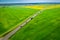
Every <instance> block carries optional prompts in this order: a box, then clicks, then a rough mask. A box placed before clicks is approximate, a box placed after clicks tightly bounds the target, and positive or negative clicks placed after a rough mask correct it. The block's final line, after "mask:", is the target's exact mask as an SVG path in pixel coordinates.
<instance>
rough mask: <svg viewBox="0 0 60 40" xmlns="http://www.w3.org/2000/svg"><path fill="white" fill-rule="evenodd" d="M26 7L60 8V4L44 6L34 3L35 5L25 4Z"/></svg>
mask: <svg viewBox="0 0 60 40" xmlns="http://www.w3.org/2000/svg"><path fill="white" fill-rule="evenodd" d="M25 8H31V9H44V8H46V9H51V8H60V4H59V5H49V6H44V5H39V6H38V5H33V6H25Z"/></svg>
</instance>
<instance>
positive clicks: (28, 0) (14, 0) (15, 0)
mask: <svg viewBox="0 0 60 40" xmlns="http://www.w3.org/2000/svg"><path fill="white" fill-rule="evenodd" d="M39 2H59V3H60V0H0V3H39Z"/></svg>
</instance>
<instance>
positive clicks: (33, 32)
mask: <svg viewBox="0 0 60 40" xmlns="http://www.w3.org/2000/svg"><path fill="white" fill-rule="evenodd" d="M9 40H60V8H52V9H46V10H44V11H43V12H42V14H39V15H38V16H37V17H35V18H34V19H33V20H31V21H30V22H29V23H28V24H27V25H25V26H24V27H23V28H22V29H21V30H19V31H18V32H16V34H14V35H13V36H12V37H11V38H10V39H9Z"/></svg>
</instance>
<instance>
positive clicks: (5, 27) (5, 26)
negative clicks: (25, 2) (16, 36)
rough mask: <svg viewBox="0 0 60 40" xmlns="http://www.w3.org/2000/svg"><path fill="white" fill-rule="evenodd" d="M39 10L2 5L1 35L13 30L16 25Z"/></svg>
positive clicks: (0, 16) (0, 9) (0, 17)
mask: <svg viewBox="0 0 60 40" xmlns="http://www.w3.org/2000/svg"><path fill="white" fill-rule="evenodd" d="M37 11H38V10H36V9H30V8H22V7H7V6H6V7H0V36H3V35H4V34H6V33H7V32H9V31H11V30H12V29H14V28H15V27H17V26H16V25H17V24H19V23H21V22H23V20H25V19H26V18H28V17H29V16H31V15H32V14H34V13H36V12H37Z"/></svg>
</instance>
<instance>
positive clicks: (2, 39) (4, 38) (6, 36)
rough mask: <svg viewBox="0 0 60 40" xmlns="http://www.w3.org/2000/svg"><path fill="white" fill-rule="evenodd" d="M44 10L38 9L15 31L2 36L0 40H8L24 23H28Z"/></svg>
mask: <svg viewBox="0 0 60 40" xmlns="http://www.w3.org/2000/svg"><path fill="white" fill-rule="evenodd" d="M42 11H43V10H41V11H38V12H37V13H35V14H34V15H32V16H31V17H30V18H28V19H27V20H26V21H24V22H23V23H22V24H21V25H20V26H18V27H17V28H16V29H14V30H13V31H11V32H9V33H8V34H7V35H5V36H4V37H2V38H0V40H8V39H9V38H10V37H11V36H12V35H14V34H15V33H16V32H17V31H18V30H20V29H21V28H22V27H23V26H24V25H26V24H27V23H28V22H30V21H31V20H32V19H34V18H35V17H36V16H37V15H38V14H39V13H41V12H42Z"/></svg>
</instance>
